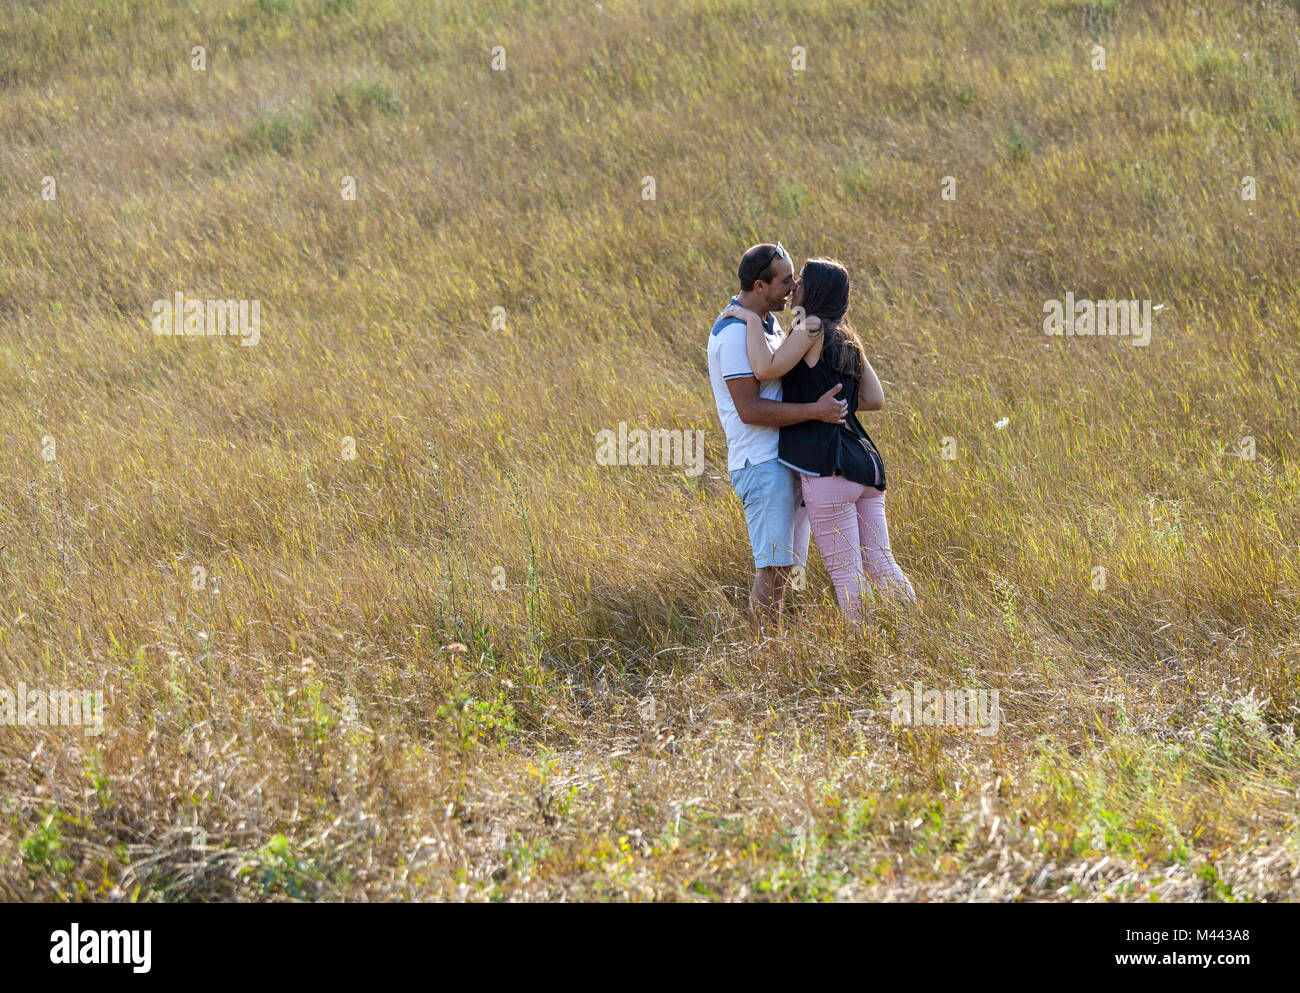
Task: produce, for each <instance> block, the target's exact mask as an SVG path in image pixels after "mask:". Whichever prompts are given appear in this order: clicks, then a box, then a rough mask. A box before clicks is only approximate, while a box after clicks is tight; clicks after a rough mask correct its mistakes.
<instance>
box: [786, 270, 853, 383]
mask: <svg viewBox="0 0 1300 993" xmlns="http://www.w3.org/2000/svg"><path fill="white" fill-rule="evenodd" d="M799 278H800V279H801V280H802V281H803V309H804V311H805V312H806V313H808V314H816V315H817V316H818V317H820V318H821V322H822V334H823V335H825V341H824V342H823V344H822V357H823V358H824V359H826V360H827V361H829V362H830V364H831V368H832V369H834V370H835V371H836V372H840V373H843V374H844V375H846V376H849V377H851V378H853V379H857V380H861V379H862V374H863V372H864V371H865V364H866V360H867V353H866V352H865V351H864V350H863V348H862V339H860V338H859V337H858V333H857V332H856V331H854V330H853V325H852V324H850V323H849V319H848V318H847V317H845V316H844V314H845V312H846V311H848V309H849V272H848V270H847V269H845V268H844V266H843V265H842V264H840V263H839V262H838V261H836V260H835V259H809V260H808V261H807V262H805V263H804V266H803V271H802V272H801V273H800V274H799Z"/></svg>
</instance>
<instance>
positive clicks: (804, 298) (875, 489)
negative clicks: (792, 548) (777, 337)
mask: <svg viewBox="0 0 1300 993" xmlns="http://www.w3.org/2000/svg"><path fill="white" fill-rule="evenodd" d="M790 304H791V307H792V308H793V309H794V310H795V312H796V313H798V311H799V308H800V307H802V308H803V311H804V313H806V314H807V315H808V317H807V322H808V324H809V329H810V330H816V329H817V327H818V325H820V328H821V331H822V333H821V334H817V335H812V336H809V335H792V336H790V337H789V338H787V339H786V340H785V341H784V342H783V343H782V344H781V347H780V348H778V349H777V350H776V352H775V353H773V352H770V351H769V350H768V348H767V345H766V344H765V342H764V339H763V326H762V323H761V322H760V321H759V319H758V315H757V314H755V313H753V312H752V311H750V310H746V309H745V308H743V307H740V306H736V305H733V306H732V307H730V308H728V309H727V310H726V311H724V313H723V316H735V317H739V318H741V319H742V320H744V321H745V325H746V345H747V350H748V352H749V361H750V364H751V365H752V366H753V369H754V376H755V378H756V379H758V380H760V381H762V380H769V379H776V378H777V377H778V376H780V377H783V378H782V380H781V391H782V397H783V399H784V400H785V401H786V402H788V403H807V402H812V401H815V400H816V399H817V398H818V397H819V396H821V395H822V394H823V393H825V392H826V391H827V390H828V389H830V388H832V387H833V386H835V385H836V384H837V383H838V384H840V386H841V387H842V389H841V391H840V393H839V397H840V399H842V400H847V401H848V404H849V410H851V411H858V410H880V409H881V408H882V407H884V405H885V394H884V391H883V390H882V389H881V387H880V380H879V379H877V378H876V373H875V370H873V369H872V368H871V363H870V362H868V361H867V356H866V352H865V351H864V350H863V348H862V341H861V340H860V339H859V338H858V335H857V333H856V332H855V331H854V330H853V326H852V325H851V324H850V323H849V321H848V319H847V318H846V317H845V316H844V314H845V312H846V311H847V310H848V306H849V274H848V272H847V270H845V268H844V266H842V265H841V264H840V263H839V262H836V261H835V260H834V259H809V260H808V261H807V262H806V263H805V264H804V267H803V269H802V270H801V271H800V273H799V280H798V282H796V283H795V288H794V293H793V295H792V296H791V298H790ZM777 451H778V457H779V458H780V460H781V462H783V463H784V464H785V465H787V466H789V467H790V468H791V469H793V470H794V471H795V472H797V473H798V474H799V481H800V485H801V487H802V490H803V500H804V504H805V506H807V508H808V522H809V524H810V525H811V528H812V534H813V538H814V540H815V541H816V542H817V549H818V551H820V552H821V555H822V561H824V562H825V563H826V570H827V571H828V572H829V573H830V576H831V582H832V583H834V585H835V596H836V599H837V600H838V601H839V604H840V609H841V610H843V611H844V613H845V615H846V616H847V617H848V618H849V619H850V620H852V621H859V620H861V619H862V617H863V613H864V609H865V604H864V601H865V599H866V598H867V597H869V596H870V587H869V586H868V584H867V577H868V576H869V577H870V578H871V582H872V584H874V585H875V586H876V587H877V589H878V590H879V591H880V592H881V594H882V595H884V596H889V595H891V594H892V595H897V596H901V597H905V598H906V599H907V600H909V601H910V602H912V603H915V602H916V593H915V592H914V591H913V589H912V584H911V582H909V581H908V578H907V576H905V575H904V574H903V570H902V569H900V568H899V567H898V563H897V562H895V561H894V556H893V554H892V553H891V552H890V550H889V528H888V526H887V525H886V524H885V466H884V463H883V462H882V460H881V458H880V452H879V451H877V449H876V446H875V444H874V443H873V442H872V440H871V438H870V437H868V435H867V432H866V431H864V430H863V428H862V425H861V424H859V423H858V419H857V417H856V416H854V417H849V418H847V423H845V424H842V425H840V424H827V423H823V422H819V421H805V422H804V423H802V424H793V425H790V426H788V427H783V428H781V438H780V442H779V445H778V449H777Z"/></svg>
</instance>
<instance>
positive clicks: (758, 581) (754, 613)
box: [749, 566, 790, 637]
mask: <svg viewBox="0 0 1300 993" xmlns="http://www.w3.org/2000/svg"><path fill="white" fill-rule="evenodd" d="M789 581H790V567H789V566H765V567H764V568H762V569H759V570H757V571H756V572H755V573H754V586H753V588H752V589H751V590H750V591H749V627H750V630H751V631H752V632H753V633H754V636H755V637H761V636H762V634H763V625H764V623H767V622H771V623H772V624H773V625H774V629H775V631H776V633H778V634H779V633H780V631H781V613H782V611H783V610H784V608H785V590H786V585H787V584H788V583H789Z"/></svg>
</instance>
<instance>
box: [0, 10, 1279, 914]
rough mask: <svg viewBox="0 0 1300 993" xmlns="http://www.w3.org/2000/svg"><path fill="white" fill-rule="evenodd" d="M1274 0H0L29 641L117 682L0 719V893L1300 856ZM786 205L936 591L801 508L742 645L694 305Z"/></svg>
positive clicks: (559, 889)
mask: <svg viewBox="0 0 1300 993" xmlns="http://www.w3.org/2000/svg"><path fill="white" fill-rule="evenodd" d="M1298 28H1300V17H1298V15H1297V4H1295V3H1255V4H1246V3H1241V4H1237V3H1231V2H1229V3H1213V4H1211V3H1190V2H1179V0H1170V2H1167V3H1159V2H1154V0H1152V2H1107V0H1096V2H1088V3H1085V2H1052V0H1032V2H1031V0H1005V2H996V3H995V2H989V0H966V2H961V3H950V2H946V0H916V2H907V0H884V2H869V3H854V4H841V3H830V2H819V0H809V2H799V3H794V2H783V0H774V2H770V3H762V4H749V3H732V2H724V0H683V2H681V3H673V4H670V3H663V4H660V3H648V2H647V3H631V2H622V0H602V2H601V3H598V4H597V3H589V2H588V3H578V2H573V3H560V2H550V3H548V2H531V0H488V2H484V3H477V2H476V3H474V4H466V5H461V4H452V3H436V2H435V3H418V2H415V0H409V2H397V0H373V2H368V0H256V2H229V3H217V2H211V0H190V2H185V3H168V2H163V0H49V2H35V3H23V4H19V5H5V6H4V7H3V9H2V10H0V122H2V125H0V129H2V130H0V202H2V203H3V221H0V329H2V331H0V436H2V437H3V444H0V485H3V489H4V492H5V494H6V499H5V500H4V501H3V504H0V687H8V688H10V689H11V690H12V689H13V688H15V687H17V686H18V685H19V684H20V683H21V684H23V685H24V686H26V687H28V688H31V687H37V688H44V690H45V691H48V692H55V691H57V690H59V689H68V690H82V689H89V690H100V691H102V693H103V707H104V709H103V733H102V734H99V735H95V734H88V733H86V731H87V730H90V729H87V728H82V727H75V726H68V727H64V726H27V725H24V726H18V723H17V718H16V717H14V718H13V722H14V726H0V814H2V815H3V816H0V898H4V899H22V900H107V899H121V900H142V901H143V900H217V899H222V900H224V899H239V900H264V899H311V900H344V899H346V900H399V899H401V900H405V899H434V900H454V899H466V900H543V899H552V900H555V899H564V900H576V899H588V900H590V899H596V900H606V899H609V900H625V899H631V900H645V899H655V900H687V901H700V900H827V899H860V900H913V899H927V900H934V899H944V900H1061V901H1064V900H1133V901H1147V900H1158V901H1174V900H1197V901H1200V900H1210V901H1217V900H1222V901H1244V900H1251V901H1278V900H1294V899H1296V898H1297V897H1298V896H1300V883H1298V882H1297V878H1298V877H1300V742H1297V738H1296V727H1297V717H1298V716H1300V710H1298V709H1297V708H1298V706H1300V624H1298V623H1297V619H1298V614H1300V550H1298V549H1297V541H1298V540H1300V512H1298V511H1297V497H1298V496H1300V468H1298V466H1300V461H1298V459H1297V434H1298V433H1300V432H1298V431H1297V424H1298V423H1300V391H1297V388H1296V384H1295V370H1296V369H1297V367H1300V298H1298V297H1297V295H1296V293H1295V285H1294V283H1295V278H1296V274H1297V272H1300V191H1298V189H1297V177H1300V31H1298ZM1097 45H1100V46H1102V48H1104V58H1105V68H1104V69H1098V68H1094V65H1095V64H1096V60H1097V59H1098V53H1097V50H1096V49H1095V48H1094V46H1097ZM195 46H202V48H203V51H202V52H201V53H196V52H195V51H194V49H195ZM498 46H500V47H499V48H498ZM796 48H797V49H798V51H796ZM494 49H495V53H494ZM494 62H495V63H496V66H497V68H494ZM199 63H201V64H202V65H203V66H204V67H203V68H195V66H196V64H199ZM797 64H802V66H803V67H802V68H796V65H797ZM345 177H351V178H352V179H353V180H354V183H355V194H356V195H355V199H350V198H348V196H347V194H348V192H349V187H348V183H347V180H346V179H345ZM945 177H951V182H949V183H947V184H945V181H944V180H945ZM1252 186H1253V187H1254V188H1253V189H1251V187H1252ZM945 191H947V192H950V193H951V192H955V199H951V198H948V199H945V197H944V195H943V194H944V193H945ZM651 193H653V198H650V194H651ZM1251 193H1253V194H1254V196H1253V199H1252V198H1250V194H1251ZM777 238H780V239H781V240H782V241H783V242H784V243H785V244H786V245H787V246H789V247H790V249H791V250H792V252H793V253H794V255H795V258H796V262H799V261H801V260H802V259H804V258H807V257H810V256H817V255H833V256H836V257H838V258H839V259H841V260H842V261H843V262H844V263H845V265H846V266H847V267H848V268H849V271H850V273H851V274H852V277H853V280H854V299H853V302H852V305H851V309H850V317H851V318H852V319H853V322H854V324H855V325H856V326H857V328H858V329H859V331H860V332H861V333H862V336H863V340H864V342H865V344H866V348H867V352H868V355H869V357H870V359H871V362H872V363H873V365H874V367H875V369H876V370H877V372H878V373H879V375H880V378H881V380H882V382H883V383H884V386H885V396H886V401H885V409H884V410H883V411H881V412H879V413H871V414H864V415H862V416H863V418H864V423H865V424H866V426H867V428H868V430H869V431H870V432H871V434H872V436H873V437H874V438H875V440H876V441H877V443H878V444H879V445H880V448H881V450H882V452H883V453H884V458H885V460H886V464H887V466H888V468H889V472H890V483H889V490H888V508H889V515H890V526H891V532H892V539H893V548H894V552H895V555H896V557H897V558H898V560H899V562H900V564H901V565H902V567H903V568H904V570H905V571H906V572H907V574H908V575H909V576H910V578H911V580H912V582H913V583H914V585H915V587H916V591H917V595H918V598H919V601H920V609H919V610H918V611H916V612H914V613H913V612H909V613H903V612H898V613H895V612H894V611H892V610H888V609H882V610H879V611H877V613H876V615H875V618H874V623H873V624H872V625H871V626H870V627H869V628H867V629H866V630H863V631H850V630H848V629H847V628H846V627H845V626H844V625H843V623H842V622H841V620H840V617H839V614H838V612H837V610H836V609H835V607H834V604H833V599H832V597H831V595H830V589H829V584H828V580H827V577H826V574H825V571H824V569H823V568H822V566H821V564H820V560H819V559H817V558H816V557H815V556H814V565H813V566H812V567H811V568H810V569H809V571H808V575H807V588H806V589H804V590H802V591H800V592H798V593H797V594H796V595H795V597H794V599H793V602H792V603H791V604H790V605H789V607H788V611H787V618H786V626H785V632H784V635H783V636H782V637H780V638H774V639H770V640H768V641H766V642H761V643H756V642H755V641H754V640H753V639H751V638H750V637H749V635H748V632H747V629H746V624H745V595H746V592H747V590H748V584H749V581H750V578H751V575H752V560H751V559H750V555H749V546H748V542H747V539H746V535H745V528H744V521H743V517H742V513H741V510H740V507H739V505H738V502H737V501H736V499H735V498H734V496H733V494H732V491H731V489H730V485H729V482H728V478H727V472H726V445H725V439H724V438H723V436H722V432H721V429H720V426H719V424H718V421H717V415H716V412H715V410H714V407H713V399H712V396H711V394H710V391H709V385H708V377H707V371H706V368H705V357H704V347H705V341H706V337H707V332H708V329H709V327H710V326H711V324H712V322H713V319H714V317H715V316H716V314H717V313H718V311H719V310H720V309H721V308H722V306H724V304H725V301H726V299H727V297H728V296H729V295H730V294H731V293H732V292H734V290H735V286H734V272H735V265H736V260H737V259H738V257H739V255H740V253H741V252H742V251H743V250H744V249H745V248H746V247H747V246H748V245H750V244H752V243H754V242H758V241H769V240H771V241H774V240H776V239H777ZM177 293H182V294H184V295H185V296H186V297H193V298H219V299H241V300H255V301H258V302H259V305H260V336H259V339H258V340H257V342H256V344H255V345H252V346H251V347H250V346H249V345H248V344H247V342H248V341H249V340H251V339H245V340H244V341H240V340H237V339H235V338H233V337H228V336H227V337H218V336H212V337H209V336H203V337H197V336H187V335H174V336H167V335H160V334H156V333H155V332H154V329H153V326H152V324H151V314H152V311H151V308H152V306H153V303H154V301H158V300H166V301H170V300H172V299H173V298H174V296H175V294H177ZM1066 293H1072V294H1074V296H1075V297H1077V298H1089V299H1094V300H1102V299H1112V298H1113V299H1130V298H1131V299H1138V300H1150V301H1152V304H1153V307H1154V308H1156V309H1155V310H1154V312H1153V317H1152V325H1153V326H1152V331H1151V338H1150V343H1149V344H1148V345H1146V346H1145V347H1143V346H1138V345H1134V344H1133V343H1132V341H1131V340H1129V339H1123V338H1118V337H1072V336H1059V337H1058V336H1049V335H1046V334H1044V331H1043V320H1044V305H1045V302H1046V301H1051V300H1055V299H1064V298H1065V294H1066ZM498 308H499V309H498ZM620 423H624V424H626V425H627V426H629V427H630V428H633V429H668V430H673V429H683V430H696V429H698V430H702V431H703V432H704V437H705V441H706V446H707V448H706V450H707V459H706V462H705V466H704V471H703V472H702V473H701V474H699V475H696V476H692V475H690V474H688V473H687V472H685V471H683V469H682V468H680V467H671V466H669V467H663V466H659V467H656V466H617V465H615V466H608V465H601V464H599V463H598V461H597V458H596V448H597V443H596V439H597V435H598V433H599V432H600V431H602V430H613V431H617V430H618V429H619V425H620ZM918 682H919V683H921V684H922V685H923V686H924V687H926V688H927V689H932V688H939V689H945V688H947V689H955V688H970V689H982V690H987V691H993V690H997V691H998V693H999V695H1000V709H1001V715H1002V717H1001V724H1000V727H999V729H998V732H997V734H996V735H992V736H983V735H979V734H976V733H973V731H972V730H971V729H969V728H959V727H931V726H921V725H918V726H907V725H899V724H896V723H895V722H894V721H893V720H891V713H892V711H891V695H892V694H893V693H894V691H895V690H896V689H898V688H900V687H909V688H910V687H912V686H913V685H914V684H915V683H918Z"/></svg>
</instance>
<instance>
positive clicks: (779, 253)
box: [758, 241, 794, 272]
mask: <svg viewBox="0 0 1300 993" xmlns="http://www.w3.org/2000/svg"><path fill="white" fill-rule="evenodd" d="M773 259H785V260H786V261H787V262H789V263H790V264H791V265H794V261H793V260H792V259H791V258H790V253H789V252H787V251H786V250H785V246H784V245H782V244H781V243H780V242H779V241H778V242H777V243H776V247H775V248H773V249H772V254H771V255H769V256H768V257H767V258H766V259H764V260H763V264H762V265H761V266H759V267H758V271H759V272H767V267H768V266H770V265H771V264H772V260H773Z"/></svg>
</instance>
